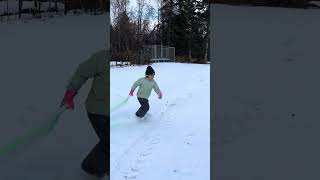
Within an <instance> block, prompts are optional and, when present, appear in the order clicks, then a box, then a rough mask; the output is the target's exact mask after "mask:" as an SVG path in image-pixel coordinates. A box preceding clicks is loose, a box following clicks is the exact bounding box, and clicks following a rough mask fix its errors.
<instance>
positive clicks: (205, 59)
mask: <svg viewBox="0 0 320 180" xmlns="http://www.w3.org/2000/svg"><path fill="white" fill-rule="evenodd" d="M208 48H209V38H207V42H206V53H205V56H204V63H207V62H208V58H207V57H208Z"/></svg>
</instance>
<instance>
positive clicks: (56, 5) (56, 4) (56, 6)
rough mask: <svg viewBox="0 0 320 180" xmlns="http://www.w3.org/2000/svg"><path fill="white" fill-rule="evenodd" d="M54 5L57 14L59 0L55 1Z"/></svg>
mask: <svg viewBox="0 0 320 180" xmlns="http://www.w3.org/2000/svg"><path fill="white" fill-rule="evenodd" d="M54 7H55V9H56V14H58V11H59V10H58V1H57V0H55V2H54Z"/></svg>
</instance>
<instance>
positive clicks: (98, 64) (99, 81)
mask: <svg viewBox="0 0 320 180" xmlns="http://www.w3.org/2000/svg"><path fill="white" fill-rule="evenodd" d="M109 58H110V57H109V52H108V50H100V51H98V52H96V53H94V54H93V55H91V57H90V58H89V59H87V60H86V61H84V62H82V63H81V64H79V65H78V68H77V69H76V71H75V73H74V74H73V76H72V78H71V79H70V80H69V83H68V85H67V88H68V89H71V90H74V91H76V92H77V91H79V89H80V88H81V87H82V85H83V84H84V83H85V82H86V81H87V80H88V79H89V78H93V82H92V85H91V89H90V92H89V94H88V96H87V99H86V108H87V111H88V112H89V113H93V114H99V115H106V116H107V115H108V114H109V111H110V110H109V69H108V68H109V66H107V62H109Z"/></svg>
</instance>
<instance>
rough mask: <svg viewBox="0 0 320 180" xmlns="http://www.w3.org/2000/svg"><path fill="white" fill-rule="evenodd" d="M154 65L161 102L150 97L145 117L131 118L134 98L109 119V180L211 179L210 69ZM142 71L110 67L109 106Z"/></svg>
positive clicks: (187, 65) (205, 67) (124, 92)
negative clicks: (147, 112)
mask: <svg viewBox="0 0 320 180" xmlns="http://www.w3.org/2000/svg"><path fill="white" fill-rule="evenodd" d="M152 66H153V68H154V69H155V72H156V76H155V80H156V81H157V83H158V85H159V87H160V89H161V90H162V92H163V99H158V98H157V94H156V93H155V92H152V94H151V96H150V98H149V103H150V110H149V117H148V118H147V119H145V120H142V121H139V120H137V119H136V118H135V115H134V114H135V112H136V110H137V109H138V108H139V102H138V100H137V98H136V96H134V97H131V98H130V99H129V101H128V103H127V104H125V105H124V106H123V107H121V108H119V109H117V110H115V111H113V112H112V114H111V162H110V163H111V179H114V180H126V179H135V180H150V179H152V180H164V179H166V180H196V179H201V180H209V179H210V98H209V97H210V65H209V64H205V65H199V64H181V63H157V64H153V65H152ZM145 69H146V66H131V67H113V68H111V71H110V75H111V79H110V80H111V82H110V84H111V92H110V98H111V100H110V101H111V106H114V105H116V104H117V103H119V102H121V101H122V100H123V99H125V98H126V97H127V96H128V93H129V91H130V88H131V86H132V84H133V83H134V82H135V81H136V80H137V79H138V78H140V77H143V76H144V73H145ZM136 92H137V89H136V91H135V95H136Z"/></svg>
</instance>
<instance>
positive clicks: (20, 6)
mask: <svg viewBox="0 0 320 180" xmlns="http://www.w3.org/2000/svg"><path fill="white" fill-rule="evenodd" d="M21 13H22V0H19V19H20V18H21Z"/></svg>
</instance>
